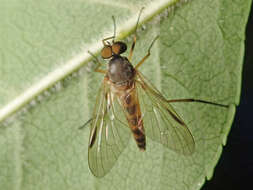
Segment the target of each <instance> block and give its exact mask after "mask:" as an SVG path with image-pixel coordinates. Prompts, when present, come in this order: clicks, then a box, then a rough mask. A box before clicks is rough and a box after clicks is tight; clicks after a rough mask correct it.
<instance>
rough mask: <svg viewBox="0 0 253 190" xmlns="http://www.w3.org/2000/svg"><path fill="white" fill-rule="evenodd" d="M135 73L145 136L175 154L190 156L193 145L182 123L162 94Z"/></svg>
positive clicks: (191, 137) (190, 136) (193, 148)
mask: <svg viewBox="0 0 253 190" xmlns="http://www.w3.org/2000/svg"><path fill="white" fill-rule="evenodd" d="M136 73H137V74H136V75H137V76H136V85H137V93H138V98H139V102H140V106H141V112H142V117H143V124H144V128H145V134H146V135H147V136H148V137H150V138H151V139H152V140H154V141H157V142H160V143H161V144H163V145H164V146H165V147H168V148H170V149H172V150H174V151H175V152H177V153H180V154H183V155H190V154H192V153H193V152H194V150H195V143H194V139H193V136H192V134H191V132H190V130H189V129H188V128H187V126H186V124H185V123H184V121H183V120H182V119H181V118H180V116H179V115H178V114H177V113H176V111H175V110H174V109H173V107H172V106H171V105H170V103H168V102H167V100H166V99H165V98H164V97H163V96H162V94H161V93H160V92H159V91H158V90H157V89H156V88H155V87H154V86H153V85H152V84H151V83H149V82H148V80H147V79H145V77H144V76H143V75H142V74H141V73H140V72H138V71H137V72H136Z"/></svg>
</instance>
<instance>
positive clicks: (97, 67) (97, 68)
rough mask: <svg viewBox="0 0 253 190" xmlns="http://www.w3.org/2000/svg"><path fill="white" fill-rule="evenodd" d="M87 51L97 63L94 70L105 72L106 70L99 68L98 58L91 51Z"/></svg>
mask: <svg viewBox="0 0 253 190" xmlns="http://www.w3.org/2000/svg"><path fill="white" fill-rule="evenodd" d="M88 53H89V54H90V55H91V56H92V57H93V58H94V59H95V60H96V63H97V64H98V65H97V66H96V68H95V69H94V71H95V72H98V73H103V74H106V72H107V71H106V70H102V69H99V67H101V65H102V63H101V62H100V61H99V60H98V58H97V57H96V56H95V55H94V54H93V53H91V52H90V51H88Z"/></svg>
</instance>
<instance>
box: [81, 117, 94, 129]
mask: <svg viewBox="0 0 253 190" xmlns="http://www.w3.org/2000/svg"><path fill="white" fill-rule="evenodd" d="M92 120H93V118H91V119H89V120H88V121H86V122H85V123H84V124H83V125H82V126H80V127H78V129H83V128H84V127H86V126H87V125H88V124H89V123H90V122H91V121H92Z"/></svg>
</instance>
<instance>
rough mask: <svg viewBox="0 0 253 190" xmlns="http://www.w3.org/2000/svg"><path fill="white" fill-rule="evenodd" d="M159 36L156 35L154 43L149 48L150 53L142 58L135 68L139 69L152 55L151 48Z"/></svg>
mask: <svg viewBox="0 0 253 190" xmlns="http://www.w3.org/2000/svg"><path fill="white" fill-rule="evenodd" d="M158 37H159V36H156V37H155V39H154V40H153V41H152V43H151V44H150V46H149V48H148V53H147V54H146V55H145V56H144V57H143V58H142V60H141V61H140V62H139V63H138V64H137V65H136V66H135V69H137V68H138V67H140V66H141V65H142V64H143V63H144V61H145V60H146V59H147V58H148V57H149V56H150V50H151V48H152V46H153V44H154V43H155V41H156V40H157V39H158Z"/></svg>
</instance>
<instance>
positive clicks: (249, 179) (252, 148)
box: [202, 6, 253, 190]
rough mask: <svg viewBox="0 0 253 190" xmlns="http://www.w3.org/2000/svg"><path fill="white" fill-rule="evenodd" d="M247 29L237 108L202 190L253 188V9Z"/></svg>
mask: <svg viewBox="0 0 253 190" xmlns="http://www.w3.org/2000/svg"><path fill="white" fill-rule="evenodd" d="M252 7H253V6H252ZM252 7H251V13H250V16H249V20H248V24H247V28H246V41H245V57H244V65H243V78H242V92H241V100H240V105H239V106H238V107H237V110H236V116H235V120H234V123H233V125H232V128H231V131H230V134H229V136H228V140H227V145H226V146H225V147H224V149H223V153H222V156H221V158H220V160H219V163H218V164H217V166H216V168H215V171H214V175H213V178H212V179H211V180H210V181H207V182H206V183H205V185H204V186H203V187H202V190H214V189H215V190H220V189H222V190H224V189H225V190H226V189H229V190H235V189H238V190H240V189H253V185H252V184H253V56H252V50H253V10H252V9H253V8H252Z"/></svg>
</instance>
